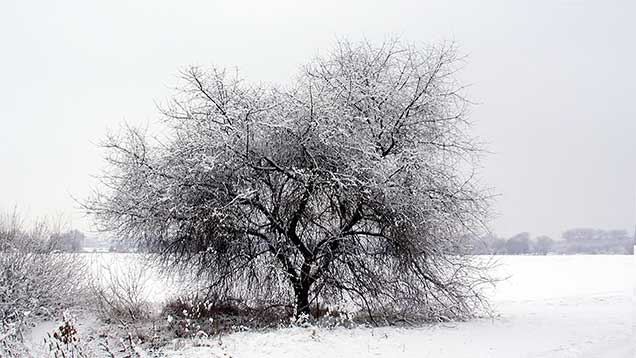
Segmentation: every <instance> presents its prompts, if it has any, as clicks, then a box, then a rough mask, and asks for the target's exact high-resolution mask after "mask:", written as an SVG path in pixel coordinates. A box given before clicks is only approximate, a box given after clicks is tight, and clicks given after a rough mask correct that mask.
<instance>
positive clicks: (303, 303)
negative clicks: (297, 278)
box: [294, 283, 311, 318]
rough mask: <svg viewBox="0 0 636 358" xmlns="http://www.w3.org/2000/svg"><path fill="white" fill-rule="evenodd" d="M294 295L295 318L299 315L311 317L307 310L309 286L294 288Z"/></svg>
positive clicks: (302, 285)
mask: <svg viewBox="0 0 636 358" xmlns="http://www.w3.org/2000/svg"><path fill="white" fill-rule="evenodd" d="M294 294H295V295H296V318H298V317H300V315H303V314H304V315H307V316H310V315H311V311H310V309H309V285H308V284H306V283H305V284H300V285H298V286H297V287H295V288H294Z"/></svg>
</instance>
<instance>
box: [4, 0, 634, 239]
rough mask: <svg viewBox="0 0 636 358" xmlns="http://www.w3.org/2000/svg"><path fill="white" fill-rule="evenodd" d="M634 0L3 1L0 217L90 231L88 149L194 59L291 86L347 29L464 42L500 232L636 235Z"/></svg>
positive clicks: (144, 113)
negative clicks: (48, 220)
mask: <svg viewBox="0 0 636 358" xmlns="http://www.w3.org/2000/svg"><path fill="white" fill-rule="evenodd" d="M634 3H635V2H634V1H630V0H625V1H611V0H610V1H554V0H551V1H530V0H519V1H463V2H460V1H444V0H439V1H421V0H420V1H388V0H385V1H382V2H374V1H370V0H359V1H345V0H335V1H334V0H322V1H313V2H311V3H310V2H300V1H292V0H289V1H253V2H247V1H236V0H235V1H158V0H144V1H133V0H109V1H99V2H98V1H83V0H61V1H45V0H42V1H39V2H35V1H30V0H26V1H25V0H2V1H1V2H0V46H1V47H0V49H1V51H0V124H1V125H0V210H1V209H4V210H7V209H8V208H11V207H13V206H14V205H17V206H18V207H19V208H20V209H21V210H22V211H23V212H26V213H28V215H30V216H41V215H54V214H63V215H66V216H67V217H68V218H70V220H72V225H73V226H75V227H78V228H80V229H82V230H89V228H90V220H89V219H88V218H85V217H84V216H83V215H82V214H81V212H80V211H79V210H78V209H77V205H76V204H75V203H74V201H73V199H72V196H74V197H77V198H80V199H81V198H85V197H86V196H87V195H88V193H89V188H90V184H91V183H93V179H91V175H94V174H98V173H99V171H100V169H101V168H103V161H102V160H101V153H100V151H99V150H98V148H97V147H96V145H95V143H97V142H99V140H100V139H101V138H103V136H104V134H105V132H106V130H107V129H108V128H117V126H118V125H119V124H120V123H122V122H123V121H127V122H129V123H133V124H134V123H150V125H152V123H153V122H154V121H155V120H156V118H157V110H156V107H155V103H156V102H161V101H163V100H165V99H167V98H168V97H169V96H170V94H171V90H170V88H171V87H174V86H176V85H178V80H177V78H176V76H177V74H178V71H179V70H180V69H183V68H185V67H186V66H188V65H209V64H212V63H214V64H216V65H220V66H226V67H229V68H234V67H236V68H238V69H239V70H240V73H241V75H242V77H243V78H245V79H246V80H248V81H263V82H268V83H281V84H284V83H286V82H287V81H288V80H289V79H290V78H291V77H292V76H293V75H294V74H295V73H296V72H297V70H298V68H299V66H300V65H301V64H303V63H305V62H307V61H308V60H310V59H311V58H312V57H314V56H315V55H317V54H318V53H319V52H320V51H327V50H329V49H330V48H331V47H332V46H333V45H334V42H335V40H336V39H338V38H349V39H351V40H359V39H362V38H367V39H369V40H370V41H375V42H380V41H382V40H384V39H386V38H389V37H393V36H400V37H401V38H402V39H403V40H405V41H408V42H413V43H423V44H426V43H435V42H439V41H441V40H454V41H456V42H457V43H458V44H459V46H460V50H461V51H462V53H464V54H466V55H468V60H467V64H466V66H465V69H464V70H463V72H462V73H461V75H460V76H461V79H462V80H463V81H464V82H465V83H470V84H472V86H471V87H470V89H469V96H470V97H471V98H472V99H473V100H474V101H477V102H479V103H480V104H479V105H477V106H476V107H474V108H473V114H472V119H473V120H474V121H475V122H476V124H475V134H478V135H479V136H480V137H481V139H482V140H483V141H485V142H486V143H487V148H488V149H489V150H490V151H491V152H492V153H493V154H490V155H488V156H486V157H485V159H484V161H483V168H482V170H481V175H482V182H483V183H485V184H486V185H487V186H489V187H492V188H493V189H494V191H495V192H497V193H499V194H500V196H499V197H498V198H497V200H496V203H495V206H494V208H493V209H494V212H495V214H496V217H495V219H494V220H493V222H492V227H493V229H494V230H495V232H497V233H498V234H500V235H502V236H510V235H512V234H515V233H517V232H521V231H529V232H531V233H532V234H533V235H540V234H548V235H551V236H553V237H559V236H560V234H561V232H562V231H563V230H565V229H567V228H571V227H597V228H604V229H610V228H618V229H630V228H633V225H634V217H635V213H634V205H635V196H636V194H635V192H636V110H635V108H636V106H635V102H634V98H633V96H634V94H636V88H635V83H636V78H635V77H636V70H635V69H634V66H635V65H634V64H635V63H636V56H635V55H636V47H635V46H634V35H635V34H636V26H635V25H634V19H633V15H634V13H636V12H635V11H634V10H636V8H635V6H634Z"/></svg>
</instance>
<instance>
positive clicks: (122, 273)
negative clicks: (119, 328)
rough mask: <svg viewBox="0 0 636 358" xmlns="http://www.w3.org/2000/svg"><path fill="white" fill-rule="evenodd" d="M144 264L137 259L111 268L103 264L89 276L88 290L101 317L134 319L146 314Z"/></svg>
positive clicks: (149, 307)
mask: <svg viewBox="0 0 636 358" xmlns="http://www.w3.org/2000/svg"><path fill="white" fill-rule="evenodd" d="M146 269H147V268H146V267H145V266H144V265H143V264H140V263H135V264H131V265H126V267H125V268H123V269H120V270H117V272H115V271H114V269H113V268H112V267H105V266H103V267H102V268H101V269H100V274H99V275H93V278H92V279H91V280H90V281H91V284H90V290H91V293H92V296H93V298H94V299H95V300H96V304H97V308H98V311H99V313H100V315H101V317H102V319H104V320H105V321H111V320H117V321H123V322H129V323H130V322H138V321H142V320H146V319H148V318H150V315H151V306H150V304H149V303H148V302H147V301H146V297H147V293H146V283H147V281H148V279H149V277H148V275H147V274H146V272H147V270H146Z"/></svg>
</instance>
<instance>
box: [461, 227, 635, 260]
mask: <svg viewBox="0 0 636 358" xmlns="http://www.w3.org/2000/svg"><path fill="white" fill-rule="evenodd" d="M634 245H635V236H634V235H632V234H630V233H628V232H627V231H626V230H599V229H588V228H577V229H571V230H568V231H565V232H564V233H563V234H562V235H561V240H554V239H552V238H550V237H548V236H538V237H534V238H531V237H530V234H529V233H527V232H522V233H519V234H517V235H514V236H512V237H510V238H508V239H505V238H499V237H496V236H487V237H483V238H479V239H476V240H474V244H473V245H471V252H472V253H473V254H478V255H479V254H481V255H493V254H494V255H547V254H556V255H570V254H621V255H631V254H633V253H634Z"/></svg>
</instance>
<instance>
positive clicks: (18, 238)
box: [0, 213, 86, 357]
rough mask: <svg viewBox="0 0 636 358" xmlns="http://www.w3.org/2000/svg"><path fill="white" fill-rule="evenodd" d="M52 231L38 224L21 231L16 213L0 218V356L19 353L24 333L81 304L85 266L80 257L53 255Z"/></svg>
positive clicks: (22, 348)
mask: <svg viewBox="0 0 636 358" xmlns="http://www.w3.org/2000/svg"><path fill="white" fill-rule="evenodd" d="M52 232H53V230H51V228H50V226H48V225H46V224H45V223H43V222H39V223H36V224H35V225H33V227H31V228H30V229H29V230H25V229H24V228H23V225H22V220H21V219H20V218H19V216H18V215H17V214H16V213H13V214H12V215H8V216H3V217H0V249H2V250H1V251H0V321H1V322H2V325H1V326H0V357H22V356H25V355H26V353H25V352H26V348H25V347H24V346H23V344H22V341H23V336H24V332H25V330H26V329H27V327H28V326H29V324H31V323H32V321H33V320H35V319H48V318H51V317H54V316H57V315H58V314H60V313H61V312H62V311H63V310H65V309H67V308H70V307H73V306H76V305H78V304H81V303H82V301H83V300H84V298H85V295H84V287H85V285H84V282H85V280H84V275H85V268H86V267H85V265H84V263H83V261H82V260H81V258H80V257H77V256H74V255H68V254H59V253H54V252H55V251H54V245H52V243H51V235H52Z"/></svg>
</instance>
